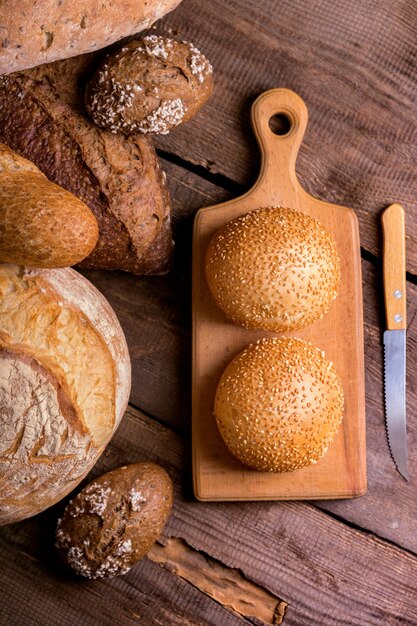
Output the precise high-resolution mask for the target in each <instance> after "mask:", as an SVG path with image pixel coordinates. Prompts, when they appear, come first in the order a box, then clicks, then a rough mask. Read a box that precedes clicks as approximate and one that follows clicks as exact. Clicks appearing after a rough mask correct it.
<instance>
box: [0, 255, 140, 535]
mask: <svg viewBox="0 0 417 626" xmlns="http://www.w3.org/2000/svg"><path fill="white" fill-rule="evenodd" d="M129 393H130V360H129V353H128V349H127V345H126V340H125V337H124V334H123V331H122V329H121V327H120V324H119V322H118V320H117V318H116V315H115V313H114V312H113V310H112V308H111V307H110V305H109V303H108V302H107V301H106V299H105V298H104V297H103V296H102V295H101V294H100V292H99V291H97V289H95V287H93V286H92V285H91V284H90V283H89V281H87V280H86V279H85V278H84V277H82V276H81V275H80V274H78V273H77V272H75V271H74V270H72V269H68V268H66V269H52V270H45V269H44V270H31V271H27V270H25V269H24V268H22V267H18V266H16V265H11V264H2V265H0V415H1V417H2V419H1V423H0V524H6V523H9V522H15V521H18V520H20V519H24V518H26V517H30V516H32V515H35V514H36V513H39V512H40V511H42V510H44V509H46V508H47V507H49V506H51V505H52V504H54V503H55V502H57V501H58V500H60V499H61V498H63V497H64V496H65V495H66V494H67V493H69V492H70V491H71V490H72V489H73V488H74V487H75V486H76V485H77V484H78V483H79V482H80V481H81V479H82V478H83V477H84V476H85V475H86V474H87V472H88V471H89V470H90V469H91V467H92V466H93V464H94V463H95V462H96V460H97V458H98V457H99V456H100V454H101V453H102V452H103V450H104V448H105V446H106V444H107V443H108V441H109V440H110V438H111V436H112V434H113V432H114V431H115V429H116V427H117V425H118V423H119V421H120V419H121V417H122V415H123V413H124V411H125V408H126V405H127V402H128V398H129Z"/></svg>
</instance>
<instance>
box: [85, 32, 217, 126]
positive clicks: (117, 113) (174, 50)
mask: <svg viewBox="0 0 417 626" xmlns="http://www.w3.org/2000/svg"><path fill="white" fill-rule="evenodd" d="M212 88H213V81H212V68H211V65H210V63H209V62H208V60H207V59H206V58H205V57H204V56H203V55H202V54H201V52H200V51H199V50H197V48H195V47H194V46H193V45H192V44H190V43H187V42H185V41H183V42H179V41H174V40H173V39H167V38H164V37H159V36H157V35H149V36H148V37H145V38H144V39H142V40H137V41H131V42H129V43H127V44H125V45H124V46H123V48H122V49H121V50H119V52H118V53H117V54H115V55H114V56H110V57H109V58H108V59H106V61H105V63H104V64H103V65H102V67H100V68H99V69H98V71H97V72H96V74H95V75H94V76H93V78H92V79H91V81H90V82H89V84H88V85H87V90H86V95H85V102H86V107H87V110H88V112H89V113H90V115H91V117H92V119H93V120H94V122H95V123H96V124H97V125H98V126H101V127H102V128H106V129H108V130H110V131H111V132H113V133H116V132H119V131H122V132H124V133H127V134H131V133H138V132H139V133H156V134H160V135H163V134H166V133H168V132H169V131H170V130H171V129H172V128H174V127H175V126H178V124H182V123H183V122H186V121H187V120H189V119H191V117H193V115H195V113H197V111H198V110H199V109H200V108H201V107H202V106H203V104H204V103H205V102H206V100H207V98H208V97H209V96H210V94H211V92H212Z"/></svg>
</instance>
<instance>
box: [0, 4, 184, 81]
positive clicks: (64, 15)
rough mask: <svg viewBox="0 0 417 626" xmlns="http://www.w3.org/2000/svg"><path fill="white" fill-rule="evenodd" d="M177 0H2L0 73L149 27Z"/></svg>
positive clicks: (93, 47) (78, 51) (72, 53)
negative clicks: (67, 0)
mask: <svg viewBox="0 0 417 626" xmlns="http://www.w3.org/2000/svg"><path fill="white" fill-rule="evenodd" d="M180 1H181V0H105V2H97V0H82V1H81V0H73V1H72V2H63V1H62V0H42V2H39V1H37V0H19V2H18V4H16V2H14V0H2V2H1V3H0V10H1V37H0V74H8V73H10V72H16V71H17V70H22V69H25V68H28V67H34V66H35V65H41V64H42V63H50V62H51V61H56V60H57V59H66V58H68V57H73V56H77V55H78V54H82V53H83V52H91V51H92V50H99V49H100V48H104V47H105V46H109V45H110V44H111V43H113V42H114V41H118V40H119V39H122V38H123V37H127V36H128V35H133V34H134V33H139V32H141V31H142V30H144V29H145V28H149V27H150V26H151V25H152V24H153V23H154V22H156V20H158V19H159V18H161V17H162V16H163V15H165V14H166V13H169V11H172V10H173V9H175V7H176V6H177V5H178V4H179V3H180Z"/></svg>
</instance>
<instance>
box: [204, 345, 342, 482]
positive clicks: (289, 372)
mask: <svg viewBox="0 0 417 626" xmlns="http://www.w3.org/2000/svg"><path fill="white" fill-rule="evenodd" d="M214 413H215V417H216V420H217V425H218V427H219V430H220V433H221V435H222V437H223V439H224V441H225V443H226V445H227V446H228V448H229V449H230V451H231V452H232V454H234V455H235V456H236V457H237V458H238V459H239V460H240V461H241V462H242V463H244V464H246V465H249V466H250V467H252V468H254V469H257V470H262V471H269V472H291V471H293V470H296V469H300V468H302V467H306V466H307V465H310V464H311V463H317V461H319V460H320V459H321V458H322V456H323V455H324V454H325V452H326V450H327V449H328V447H329V445H330V443H331V441H332V440H333V438H334V436H335V434H336V432H337V430H338V428H339V425H340V422H341V421H342V417H343V390H342V385H341V382H340V380H339V378H338V376H337V374H336V372H335V370H334V367H333V365H332V363H331V362H330V361H328V360H327V359H326V358H325V355H324V353H323V352H321V351H320V350H318V349H317V348H315V347H314V346H312V345H311V344H309V343H307V342H305V341H302V340H301V339H290V338H282V339H263V340H261V341H259V342H258V343H257V344H254V345H251V346H249V347H248V348H247V349H246V350H244V351H243V352H241V353H240V354H239V355H238V356H237V357H236V358H235V359H233V361H232V362H231V363H230V364H229V365H228V366H227V368H226V369H225V371H224V373H223V375H222V377H221V379H220V382H219V385H218V387H217V391H216V397H215V407H214Z"/></svg>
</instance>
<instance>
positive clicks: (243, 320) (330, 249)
mask: <svg viewBox="0 0 417 626" xmlns="http://www.w3.org/2000/svg"><path fill="white" fill-rule="evenodd" d="M206 276H207V282H208V286H209V288H210V291H211V293H212V295H213V297H214V299H215V301H216V302H217V304H218V305H219V307H220V308H221V309H223V311H224V312H225V313H226V315H227V316H228V317H230V318H231V319H232V320H233V321H234V322H236V323H237V324H240V325H242V326H245V327H246V328H263V329H265V330H273V331H278V332H285V331H288V330H294V329H297V328H301V327H302V326H306V325H307V324H311V323H312V322H314V321H315V320H317V319H319V318H321V317H322V316H323V315H324V313H325V312H326V311H327V309H328V308H329V306H330V303H331V302H332V300H333V299H334V298H335V297H336V296H337V293H338V290H339V282H340V260H339V255H338V253H337V250H336V246H335V243H334V241H333V239H332V237H331V236H330V234H329V233H328V232H327V230H326V229H325V228H324V226H322V224H320V222H319V221H318V220H316V219H314V218H313V217H310V216H309V215H307V214H305V213H301V212H300V211H296V210H294V209H287V208H284V207H272V208H261V209H256V210H254V211H251V212H250V213H247V214H246V215H243V216H242V217H238V218H237V219H234V220H232V221H231V222H229V223H228V224H226V226H225V227H224V228H222V229H220V230H219V231H218V232H216V233H215V235H214V237H213V238H212V240H211V241H210V243H209V246H208V249H207V253H206Z"/></svg>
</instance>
